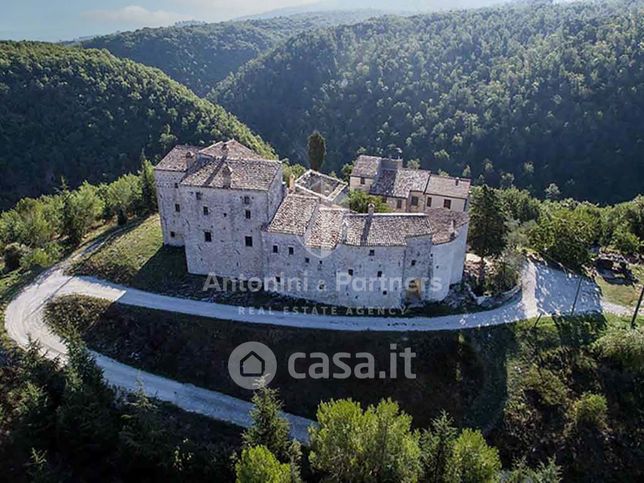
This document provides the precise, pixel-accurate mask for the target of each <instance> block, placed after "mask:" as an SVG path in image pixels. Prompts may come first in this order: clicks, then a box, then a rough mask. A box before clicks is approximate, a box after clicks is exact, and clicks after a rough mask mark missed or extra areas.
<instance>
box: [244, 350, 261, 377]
mask: <svg viewBox="0 0 644 483" xmlns="http://www.w3.org/2000/svg"><path fill="white" fill-rule="evenodd" d="M265 370H266V361H264V359H262V358H261V357H260V356H259V355H258V354H257V353H256V352H255V351H250V352H249V353H248V354H246V355H245V356H244V358H243V359H242V360H240V361H239V373H240V374H241V375H242V376H244V377H262V376H263V375H264V371H265Z"/></svg>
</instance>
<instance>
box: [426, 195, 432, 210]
mask: <svg viewBox="0 0 644 483" xmlns="http://www.w3.org/2000/svg"><path fill="white" fill-rule="evenodd" d="M430 206H432V197H431V196H428V197H427V208H429V207H430Z"/></svg>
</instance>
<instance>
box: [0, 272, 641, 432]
mask: <svg viewBox="0 0 644 483" xmlns="http://www.w3.org/2000/svg"><path fill="white" fill-rule="evenodd" d="M64 266H65V265H64V264H61V265H59V266H57V267H54V268H52V269H50V270H48V271H47V272H45V273H43V274H42V275H41V276H39V277H38V278H37V279H36V280H35V281H34V282H33V283H32V284H31V285H29V286H28V287H26V288H24V289H23V290H22V291H21V292H20V294H19V295H18V296H17V297H16V298H15V299H14V300H13V301H12V302H11V303H10V304H9V305H8V307H7V309H6V312H5V326H6V329H7V332H8V334H9V336H10V337H11V338H12V339H13V340H14V341H16V343H18V345H20V346H21V347H25V346H26V345H27V344H28V341H29V339H30V338H31V339H34V340H37V341H39V342H40V344H41V345H42V347H43V349H44V350H45V351H46V355H47V357H50V358H54V357H61V359H63V360H64V358H65V346H64V344H63V342H62V340H61V339H60V338H59V337H58V336H56V335H55V334H54V333H53V332H52V331H51V330H50V329H49V327H47V325H46V324H45V322H44V318H43V310H44V307H45V305H46V303H47V302H48V301H49V300H51V299H52V298H54V297H56V296H60V295H69V294H81V295H88V296H92V297H98V298H102V299H107V300H111V301H118V302H119V303H122V304H126V305H132V306H136V307H146V308H150V309H159V310H165V311H170V312H177V313H182V314H188V315H197V316H203V317H211V318H219V319H226V320H233V321H239V322H245V323H252V324H268V325H279V326H288V327H300V328H310V329H327V330H351V331H366V330H373V331H438V330H458V329H463V328H473V327H484V326H492V325H500V324H507V323H512V322H516V321H519V320H524V319H528V318H532V317H536V316H537V315H539V314H544V315H551V314H561V313H570V311H571V309H572V303H573V300H574V298H575V294H576V292H577V289H578V288H579V297H578V301H577V304H576V307H575V312H576V313H588V312H601V311H607V312H612V313H617V314H620V315H623V314H627V313H628V310H629V309H627V308H625V307H621V306H618V305H614V304H608V303H602V301H601V297H600V292H599V289H598V287H597V286H596V285H595V284H594V283H593V282H592V281H590V280H588V279H586V278H582V279H581V280H580V278H579V277H578V276H576V275H571V274H567V273H564V272H562V271H560V270H556V269H553V268H550V267H547V266H544V265H536V264H534V263H531V262H530V263H527V264H526V266H525V268H524V271H523V273H522V291H521V295H520V297H518V298H517V300H515V301H513V302H511V303H509V304H506V305H504V306H503V307H500V308H497V309H494V310H490V311H486V312H478V313H473V314H463V315H449V316H443V317H414V318H405V317H359V316H334V315H310V314H308V315H307V314H302V313H285V312H282V311H280V312H269V311H262V310H256V309H249V308H244V307H235V306H230V305H222V304H215V303H211V302H200V301H195V300H187V299H179V298H175V297H169V296H164V295H158V294H154V293H149V292H144V291H141V290H136V289H132V288H128V287H124V286H120V285H116V284H112V283H109V282H105V281H101V280H98V279H94V278H91V277H76V276H68V275H65V274H64ZM94 356H95V357H96V362H97V364H98V365H99V367H101V369H102V370H103V374H104V377H105V379H106V380H107V381H108V382H109V383H110V384H113V385H115V386H118V387H120V388H124V389H126V390H130V391H131V390H134V389H136V388H137V387H138V385H139V383H142V384H143V387H144V390H145V391H146V393H147V394H149V395H150V396H153V397H156V398H158V399H160V400H163V401H168V402H171V403H173V404H176V405H177V406H179V407H180V408H182V409H185V410H187V411H192V412H196V413H200V414H204V415H206V416H210V417H213V418H215V419H218V420H221V421H226V422H230V423H233V424H236V425H239V426H242V427H247V426H248V425H249V423H250V419H249V416H248V412H249V410H250V409H251V407H252V405H251V404H250V403H248V402H247V401H243V400H240V399H237V398H233V397H230V396H227V395H225V394H221V393H218V392H215V391H209V390H206V389H202V388H198V387H195V386H193V385H191V384H183V383H180V382H177V381H174V380H171V379H167V378H164V377H159V376H156V375H154V374H150V373H147V372H144V371H141V370H139V369H136V368H134V367H130V366H127V365H124V364H121V363H119V362H117V361H115V360H113V359H110V358H108V357H105V356H103V355H101V354H97V353H94ZM285 416H286V417H287V418H288V419H289V421H290V423H291V426H292V433H293V436H294V437H296V438H297V439H299V440H301V441H306V440H307V427H308V426H309V425H310V424H311V423H312V422H311V421H310V420H308V419H305V418H301V417H298V416H294V415H290V414H286V415H285Z"/></svg>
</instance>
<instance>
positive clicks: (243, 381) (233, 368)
mask: <svg viewBox="0 0 644 483" xmlns="http://www.w3.org/2000/svg"><path fill="white" fill-rule="evenodd" d="M276 371H277V360H276V359H275V354H273V351H272V350H271V349H270V348H269V347H268V346H266V345H264V344H262V343H261V342H254V341H251V342H244V343H243V344H240V345H238V346H237V347H235V349H234V350H233V351H232V352H231V353H230V356H229V357H228V373H229V374H230V377H231V379H232V380H233V381H234V382H235V384H237V385H238V386H240V387H243V388H244V389H256V388H257V387H258V385H259V384H260V383H261V384H266V385H267V384H269V383H270V382H271V381H272V380H273V377H275V372H276Z"/></svg>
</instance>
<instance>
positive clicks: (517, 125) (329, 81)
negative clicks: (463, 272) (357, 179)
mask: <svg viewBox="0 0 644 483" xmlns="http://www.w3.org/2000/svg"><path fill="white" fill-rule="evenodd" d="M642 45H644V1H643V0H636V1H628V0H624V1H614V2H606V3H600V2H576V3H567V4H562V5H552V4H546V3H543V2H540V3H537V4H534V5H527V6H526V5H522V6H513V7H510V6H503V7H496V8H485V9H479V10H464V11H454V12H447V13H436V14H431V15H421V16H414V17H410V18H399V17H382V18H379V19H375V20H370V21H366V22H362V23H359V24H355V25H350V26H341V27H335V28H330V29H325V30H318V31H314V32H305V33H302V34H300V35H298V36H296V37H293V38H291V39H289V40H288V41H286V42H285V43H284V44H283V45H281V46H280V47H278V48H276V49H275V50H273V51H271V52H270V53H269V54H267V55H265V56H262V57H261V58H259V59H257V60H254V61H252V62H250V63H249V64H247V65H246V66H244V67H243V68H242V69H240V71H238V73H237V74H235V75H233V76H231V77H230V78H228V79H226V80H225V81H223V82H222V83H220V85H219V87H218V88H217V90H216V91H215V92H213V94H212V96H211V97H210V98H211V99H213V100H216V101H217V102H219V103H220V104H221V105H223V106H224V107H226V108H227V109H228V110H230V111H231V112H233V113H235V114H236V115H237V116H238V117H239V118H240V119H241V120H242V121H244V122H245V123H246V124H247V125H248V126H250V127H251V128H252V129H255V130H256V131H257V132H259V133H261V135H262V137H263V138H264V139H266V140H267V141H269V142H270V143H271V144H272V145H273V146H274V147H275V148H276V149H277V150H278V151H279V152H280V154H281V155H284V156H288V157H289V158H290V159H291V160H292V161H294V162H306V158H307V155H306V152H307V151H306V140H307V136H308V135H309V134H310V133H311V132H312V131H313V130H315V129H318V130H320V131H321V132H322V134H323V135H324V136H325V137H326V139H327V153H328V157H327V162H326V163H325V169H326V170H327V171H331V170H336V171H338V170H339V169H340V168H341V166H342V165H343V164H344V163H347V162H350V161H351V160H353V159H354V157H355V155H356V152H358V151H367V152H369V153H375V154H383V155H387V154H392V153H395V152H396V148H400V149H402V152H403V155H404V157H405V158H407V159H414V158H417V159H420V160H421V162H422V164H423V166H424V167H425V168H429V169H432V170H439V169H444V170H447V171H448V172H450V173H452V174H454V175H461V174H464V175H465V176H471V177H473V178H475V179H480V180H484V181H486V182H488V183H490V184H492V185H499V184H502V185H509V184H513V183H514V184H516V185H518V186H522V187H529V188H531V189H532V190H533V191H534V192H535V193H537V194H539V195H543V193H544V189H545V188H546V187H548V186H549V184H550V183H556V184H557V185H558V186H559V188H560V190H561V192H562V193H563V195H564V196H573V197H577V198H582V199H591V200H596V201H606V202H615V201H620V200H625V199H629V198H632V197H633V196H634V195H636V194H637V193H642V192H644V176H643V173H644V164H643V163H644V161H643V160H644V129H643V126H644V95H643V93H644V49H642Z"/></svg>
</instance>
